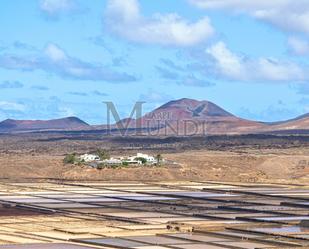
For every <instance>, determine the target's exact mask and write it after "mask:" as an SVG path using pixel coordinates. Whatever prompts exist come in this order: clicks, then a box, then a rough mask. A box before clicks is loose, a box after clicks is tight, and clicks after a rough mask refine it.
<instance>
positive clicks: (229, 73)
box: [206, 42, 309, 81]
mask: <svg viewBox="0 0 309 249" xmlns="http://www.w3.org/2000/svg"><path fill="white" fill-rule="evenodd" d="M206 54H207V55H208V56H210V59H211V60H212V67H213V69H214V73H215V75H216V76H217V77H222V78H225V79H228V80H239V81H263V80H266V81H304V80H308V79H309V74H308V73H306V71H308V70H307V69H305V68H302V67H300V66H299V65H297V64H295V63H293V62H287V61H280V60H277V59H274V58H263V57H261V58H257V59H255V58H247V57H244V56H241V55H238V54H235V53H233V52H231V51H230V50H229V49H228V48H227V46H226V44H225V43H223V42H218V43H216V44H214V45H213V46H211V47H210V48H208V49H206Z"/></svg>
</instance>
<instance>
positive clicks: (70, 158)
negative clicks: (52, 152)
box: [63, 153, 77, 164]
mask: <svg viewBox="0 0 309 249" xmlns="http://www.w3.org/2000/svg"><path fill="white" fill-rule="evenodd" d="M76 161H77V159H76V154H75V153H73V154H68V155H66V156H65V158H64V159H63V162H64V163H65V164H74V163H75V162H76Z"/></svg>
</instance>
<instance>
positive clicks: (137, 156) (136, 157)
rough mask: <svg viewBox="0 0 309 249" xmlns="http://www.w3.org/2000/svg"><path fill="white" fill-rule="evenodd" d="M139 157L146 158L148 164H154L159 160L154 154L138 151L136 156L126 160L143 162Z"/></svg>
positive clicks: (133, 162) (132, 162)
mask: <svg viewBox="0 0 309 249" xmlns="http://www.w3.org/2000/svg"><path fill="white" fill-rule="evenodd" d="M138 158H145V160H146V163H147V164H154V163H156V162H157V160H156V159H155V158H154V157H153V156H149V155H147V154H143V153H137V154H136V156H130V157H128V158H126V159H125V160H124V161H125V162H127V163H130V164H142V162H141V161H140V160H137V159H138Z"/></svg>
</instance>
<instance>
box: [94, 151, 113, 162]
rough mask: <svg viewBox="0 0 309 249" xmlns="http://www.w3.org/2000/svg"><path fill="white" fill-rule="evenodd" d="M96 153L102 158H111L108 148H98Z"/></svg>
mask: <svg viewBox="0 0 309 249" xmlns="http://www.w3.org/2000/svg"><path fill="white" fill-rule="evenodd" d="M96 154H97V155H98V156H99V157H100V159H101V160H105V159H110V154H109V152H108V151H107V150H104V149H97V152H96Z"/></svg>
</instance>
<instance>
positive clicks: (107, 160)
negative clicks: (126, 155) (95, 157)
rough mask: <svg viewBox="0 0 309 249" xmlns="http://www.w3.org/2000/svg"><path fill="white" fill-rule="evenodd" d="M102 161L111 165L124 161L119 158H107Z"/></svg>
mask: <svg viewBox="0 0 309 249" xmlns="http://www.w3.org/2000/svg"><path fill="white" fill-rule="evenodd" d="M102 162H103V163H106V164H110V165H118V164H122V161H121V160H120V159H117V158H111V159H106V160H103V161H102Z"/></svg>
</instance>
